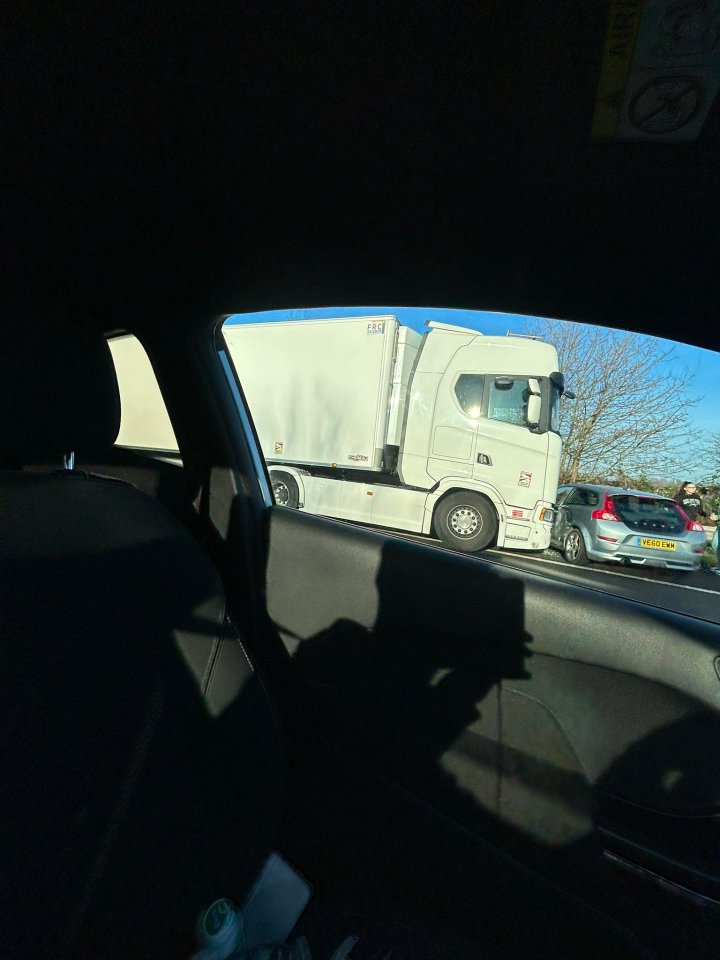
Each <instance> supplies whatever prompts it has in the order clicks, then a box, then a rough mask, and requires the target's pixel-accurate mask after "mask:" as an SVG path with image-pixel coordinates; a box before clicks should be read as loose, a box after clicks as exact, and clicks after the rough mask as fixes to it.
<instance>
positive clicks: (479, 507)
mask: <svg viewBox="0 0 720 960" xmlns="http://www.w3.org/2000/svg"><path fill="white" fill-rule="evenodd" d="M434 523H435V533H436V534H437V535H438V537H439V538H440V539H441V540H442V542H443V543H444V544H445V546H447V547H452V548H453V549H454V550H461V551H462V552H463V553H475V552H476V551H478V550H484V549H485V548H486V547H489V546H490V544H491V543H492V542H493V541H494V540H495V537H496V536H497V531H498V519H497V514H496V513H495V508H494V507H493V505H492V504H491V503H490V501H489V500H487V499H486V498H485V497H483V496H481V495H480V494H479V493H475V492H474V491H472V490H466V491H464V492H463V491H460V492H458V493H451V494H449V495H448V496H447V497H444V498H443V499H442V500H441V501H440V503H439V504H438V505H437V507H436V508H435V517H434Z"/></svg>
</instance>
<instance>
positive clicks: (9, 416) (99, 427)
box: [0, 323, 120, 466]
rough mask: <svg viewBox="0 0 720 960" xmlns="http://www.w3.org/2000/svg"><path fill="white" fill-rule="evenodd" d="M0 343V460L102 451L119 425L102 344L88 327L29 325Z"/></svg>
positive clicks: (107, 356) (26, 460)
mask: <svg viewBox="0 0 720 960" xmlns="http://www.w3.org/2000/svg"><path fill="white" fill-rule="evenodd" d="M3 340H4V343H2V345H1V346H0V460H1V461H3V462H6V463H7V462H17V463H20V464H24V463H32V462H38V461H43V462H44V461H49V462H52V461H56V462H57V463H58V466H60V465H61V462H62V457H63V455H64V454H67V453H70V452H74V453H76V454H77V456H78V458H79V460H80V461H82V459H84V458H86V457H87V456H88V455H90V454H97V453H99V452H103V451H106V450H108V449H109V448H110V447H111V446H112V444H113V443H114V442H115V439H116V437H117V435H118V430H119V428H120V395H119V393H118V385H117V378H116V376H115V367H114V364H113V360H112V355H111V353H110V348H109V347H108V344H107V342H106V340H105V338H104V337H103V336H102V334H101V333H100V332H98V331H96V330H92V329H90V328H88V327H87V326H85V325H81V324H79V323H75V324H72V325H65V326H63V328H62V329H60V330H53V331H45V330H42V329H40V328H35V327H30V328H26V329H25V330H24V331H22V332H20V331H18V329H17V328H15V330H14V336H13V335H10V334H8V335H7V336H6V337H4V338H3Z"/></svg>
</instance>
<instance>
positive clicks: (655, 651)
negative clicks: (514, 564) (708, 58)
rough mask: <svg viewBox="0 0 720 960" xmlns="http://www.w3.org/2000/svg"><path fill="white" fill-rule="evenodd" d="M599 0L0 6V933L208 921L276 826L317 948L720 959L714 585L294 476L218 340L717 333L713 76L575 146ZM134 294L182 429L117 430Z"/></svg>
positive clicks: (14, 943)
mask: <svg viewBox="0 0 720 960" xmlns="http://www.w3.org/2000/svg"><path fill="white" fill-rule="evenodd" d="M685 6H687V7H688V9H689V8H690V7H693V6H697V4H696V5H693V4H692V3H688V4H686V5H685ZM700 6H702V4H701V5H700ZM616 8H617V4H612V5H611V4H608V3H605V2H601V0H583V2H569V3H565V4H546V5H538V4H536V3H530V2H520V3H516V4H502V3H497V2H490V3H487V4H483V5H482V6H481V7H479V8H475V7H473V6H470V5H464V4H451V5H439V4H433V5H429V4H427V5H426V4H402V3H400V4H375V3H368V4H328V3H315V4H312V5H304V4H288V3H282V2H265V3H262V4H253V3H248V4H240V5H238V4H230V3H226V2H224V0H220V2H218V3H215V4H212V5H208V6H202V5H197V4H191V3H187V2H185V0H179V2H177V3H175V4H173V5H170V6H166V5H148V4H140V3H137V2H124V3H121V4H120V5H118V6H116V7H114V8H108V9H104V8H103V9H101V8H99V7H93V6H91V5H89V4H88V5H86V4H82V3H81V4H74V5H72V6H67V5H59V4H49V5H48V4H36V3H32V2H31V3H24V4H22V5H19V4H10V6H9V7H7V8H6V10H5V11H4V13H3V21H4V30H3V33H4V38H5V39H4V42H3V48H4V49H3V62H4V67H5V71H4V72H5V84H4V93H3V101H4V110H3V117H4V124H3V127H4V141H5V147H6V150H5V156H4V159H3V161H2V163H3V169H4V178H3V211H4V216H3V226H4V231H3V233H4V251H5V253H4V261H5V262H4V270H3V273H4V280H5V283H4V285H3V286H4V292H3V304H4V311H3V321H2V349H0V468H1V469H0V565H1V570H0V630H1V636H2V640H3V649H4V654H5V669H4V670H3V672H2V681H0V683H1V684H2V704H3V714H4V722H3V724H2V728H1V729H2V733H1V734H0V739H1V741H2V756H3V778H2V780H3V784H2V788H0V819H1V822H2V837H3V844H2V868H1V875H2V878H3V880H2V896H1V898H0V903H1V906H0V918H1V919H0V953H1V954H2V956H3V957H6V958H8V960H15V958H17V960H21V958H22V960H25V958H28V960H29V958H40V957H53V958H66V957H67V958H83V960H91V958H92V960H104V958H108V960H111V958H112V960H120V958H135V957H138V958H143V960H145V958H147V960H156V958H166V957H167V958H173V960H174V958H177V960H181V958H187V960H189V958H190V957H191V956H192V955H193V952H194V951H195V950H196V949H197V945H196V940H195V922H196V918H197V916H198V914H199V912H200V911H201V910H203V909H204V908H205V907H206V906H207V905H208V904H209V903H211V902H212V901H213V900H215V899H217V898H218V897H228V898H230V899H231V900H233V901H234V902H235V903H237V904H242V903H243V902H244V899H245V898H246V896H247V894H248V891H249V890H250V888H251V886H252V884H253V882H254V880H255V878H256V876H257V874H258V871H259V870H260V868H261V867H262V865H263V863H264V862H265V860H266V858H267V857H268V855H269V854H270V852H272V851H273V850H277V851H280V852H281V853H282V855H283V856H284V857H285V858H286V859H287V860H288V862H289V863H291V864H292V865H293V867H294V868H295V869H296V870H297V871H298V872H299V873H300V874H302V876H304V877H305V878H306V879H307V880H308V882H309V883H310V884H311V885H312V888H313V891H314V892H313V897H312V900H311V902H310V904H309V905H308V907H307V909H306V910H305V912H304V913H303V915H302V917H301V918H300V921H299V924H298V927H297V931H296V933H297V934H298V935H299V934H303V935H304V936H306V937H307V940H308V943H309V944H310V948H311V950H312V956H313V958H320V960H324V958H328V960H329V958H330V957H331V955H332V951H333V949H334V948H335V947H336V946H337V944H338V943H340V942H341V941H342V940H343V937H345V936H346V935H349V934H354V935H357V936H358V937H359V941H358V943H357V946H356V947H355V948H353V952H352V953H351V954H350V956H351V958H352V960H370V958H377V960H380V958H385V960H403V958H405V960H410V958H413V960H417V958H419V960H434V958H438V960H445V958H447V960H456V958H478V960H482V958H486V957H487V958H488V960H490V958H492V960H496V958H508V960H509V958H511V957H512V958H535V957H538V958H540V957H543V958H544V957H548V958H584V960H587V958H595V957H598V958H600V957H602V958H606V957H612V958H643V960H645V958H647V960H653V958H654V960H665V958H668V960H669V958H676V957H677V956H684V957H687V958H696V957H697V958H705V957H711V956H713V957H714V956H716V954H717V944H718V938H719V937H720V859H719V858H718V850H719V846H718V845H719V843H720V833H719V827H718V824H719V822H720V821H719V820H718V816H719V815H720V626H719V625H718V623H717V622H716V621H717V618H715V620H712V619H702V618H700V617H692V616H685V615H682V614H679V613H675V612H671V611H668V610H665V609H663V608H661V607H659V606H655V605H650V604H648V603H644V602H640V601H639V600H636V599H634V598H633V597H632V596H626V597H619V596H612V595H610V594H609V593H607V592H605V591H604V590H603V589H601V588H591V587H588V586H582V585H579V584H577V583H573V582H569V581H563V580H561V579H557V578H554V577H553V576H552V575H551V574H547V575H546V574H542V573H532V572H522V571H519V570H513V569H510V568H503V566H502V564H497V563H494V564H490V563H487V562H484V561H483V559H482V556H480V557H475V556H466V555H461V554H459V553H452V552H450V551H447V550H440V549H437V548H436V547H435V546H433V545H430V544H423V543H417V542H410V541H408V540H405V539H401V538H398V537H397V536H394V535H393V534H391V533H385V532H383V531H378V530H368V529H363V528H360V527H356V526H353V525H352V524H349V523H342V522H339V521H335V520H331V519H325V518H321V517H316V516H311V515H308V514H305V513H303V512H301V511H296V510H292V509H290V508H286V507H282V506H275V505H273V503H272V497H271V491H270V486H269V483H268V476H267V471H266V469H265V466H264V464H263V463H262V460H261V458H260V455H259V448H258V445H257V441H256V437H255V433H254V430H253V427H252V418H251V415H250V413H249V412H248V411H247V409H246V408H245V406H244V401H243V395H242V384H241V383H238V382H237V381H236V378H235V376H234V370H233V367H232V363H231V361H230V360H229V357H228V354H227V351H226V350H225V348H224V343H223V338H222V321H223V319H224V317H226V316H227V315H228V314H230V313H232V312H238V311H254V310H265V309H267V310H269V309H273V308H277V307H294V306H298V307H305V306H335V305H339V304H340V305H356V306H364V305H372V304H388V303H396V304H398V305H413V306H426V305H432V306H447V307H467V308H472V309H482V310H493V311H503V312H508V313H517V314H523V315H527V316H538V317H544V316H549V317H557V318H560V319H567V320H574V321H579V322H586V323H601V324H603V325H605V326H610V327H618V328H622V329H627V330H632V331H638V332H642V333H647V334H651V335H654V336H661V337H668V338H671V339H674V340H678V341H682V342H685V343H690V344H694V345H697V346H701V347H705V348H707V349H710V350H720V325H718V323H717V304H718V302H719V301H718V293H720V290H719V289H718V278H719V277H720V271H719V270H718V263H717V257H718V251H720V190H719V187H720V181H719V179H718V176H717V170H718V160H719V159H720V157H719V155H718V152H719V151H718V148H719V139H720V129H719V115H718V110H717V105H715V106H714V107H712V108H711V109H709V111H708V114H707V118H706V120H705V122H704V125H703V127H702V130H701V132H700V134H699V135H698V136H697V138H696V139H694V140H691V141H688V142H683V143H679V142H667V143H663V142H662V141H658V140H648V141H641V142H614V141H611V142H604V143H599V142H594V141H593V140H592V139H591V125H592V117H593V110H594V105H595V97H596V91H597V84H598V76H599V73H600V70H601V62H602V57H603V49H604V47H603V45H604V42H605V31H606V26H607V23H608V16H609V15H611V14H612V13H613V12H616ZM683 9H684V8H683ZM691 12H692V11H691ZM125 333H131V334H133V335H135V336H136V337H137V338H138V339H139V340H140V342H141V343H142V345H143V347H144V348H145V350H146V351H147V354H148V357H149V359H150V362H151V364H152V367H153V370H154V372H155V375H156V377H157V381H158V385H159V387H160V390H161V393H162V396H163V399H164V402H165V404H166V406H167V410H168V413H169V416H170V419H171V422H172V426H173V430H174V432H175V435H176V437H177V441H178V446H179V451H180V457H179V459H178V460H176V461H175V462H171V461H170V460H169V459H168V458H167V457H162V456H160V455H159V452H158V451H155V452H153V451H143V452H138V451H132V450H128V449H123V448H121V447H120V446H118V445H117V444H116V443H115V441H116V437H117V433H118V427H119V418H120V398H119V393H118V387H117V382H116V378H115V373H114V368H113V364H112V360H111V355H110V351H109V348H108V339H109V338H112V337H114V336H117V335H119V334H125ZM601 360H602V358H601V357H599V358H598V362H601ZM270 389H271V386H270V385H268V390H270ZM403 951H404V952H403Z"/></svg>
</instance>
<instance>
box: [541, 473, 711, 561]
mask: <svg viewBox="0 0 720 960" xmlns="http://www.w3.org/2000/svg"><path fill="white" fill-rule="evenodd" d="M557 505H558V511H557V517H556V519H555V523H554V524H553V529H552V534H551V541H550V542H551V544H552V546H554V547H556V548H557V549H558V550H560V551H561V553H562V555H563V556H564V558H565V560H566V561H567V562H568V563H572V564H576V565H584V564H587V563H589V562H590V561H593V560H595V561H602V562H603V563H623V564H626V565H631V566H638V567H664V568H668V569H673V570H686V571H693V570H699V569H700V565H701V561H702V556H703V554H704V552H705V547H706V546H707V534H706V533H705V530H704V528H703V526H702V524H700V523H698V522H696V521H694V520H691V519H690V518H689V517H688V515H687V514H686V513H685V511H684V510H683V509H682V507H680V506H679V504H677V503H675V501H674V500H671V499H670V498H669V497H663V496H658V495H656V494H653V493H647V492H644V491H642V490H626V489H624V488H623V487H608V486H602V485H599V484H592V483H572V484H567V485H565V486H561V487H559V488H558V495H557Z"/></svg>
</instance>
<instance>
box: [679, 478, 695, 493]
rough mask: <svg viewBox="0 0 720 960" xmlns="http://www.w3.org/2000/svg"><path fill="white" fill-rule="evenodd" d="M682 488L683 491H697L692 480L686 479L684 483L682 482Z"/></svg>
mask: <svg viewBox="0 0 720 960" xmlns="http://www.w3.org/2000/svg"><path fill="white" fill-rule="evenodd" d="M682 490H683V493H690V494H693V493H695V492H696V491H697V484H696V483H694V482H693V481H692V480H686V481H685V483H683V485H682Z"/></svg>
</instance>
